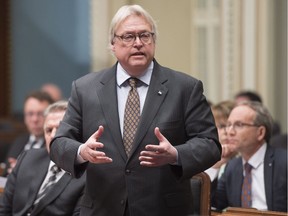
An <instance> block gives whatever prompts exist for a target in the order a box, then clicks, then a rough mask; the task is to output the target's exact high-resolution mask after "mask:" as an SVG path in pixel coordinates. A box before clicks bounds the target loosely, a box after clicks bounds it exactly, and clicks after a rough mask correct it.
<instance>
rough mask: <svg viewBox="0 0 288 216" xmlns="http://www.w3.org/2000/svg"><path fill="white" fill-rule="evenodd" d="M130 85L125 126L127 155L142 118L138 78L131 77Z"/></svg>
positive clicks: (124, 141)
mask: <svg viewBox="0 0 288 216" xmlns="http://www.w3.org/2000/svg"><path fill="white" fill-rule="evenodd" d="M129 85H130V87H131V89H130V91H129V95H128V98H127V101H126V105H125V112H124V126H123V143H124V148H125V152H126V154H127V155H129V152H130V150H131V148H132V143H133V141H134V136H135V133H136V130H137V126H138V123H139V120H140V99H139V95H138V92H137V88H136V85H137V79H136V78H130V79H129Z"/></svg>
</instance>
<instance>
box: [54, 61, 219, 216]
mask: <svg viewBox="0 0 288 216" xmlns="http://www.w3.org/2000/svg"><path fill="white" fill-rule="evenodd" d="M99 125H103V126H104V133H103V135H102V136H101V138H100V141H101V142H102V143H104V145H105V147H104V148H103V151H104V152H105V153H106V155H108V156H109V157H111V158H112V159H113V162H112V163H109V164H101V165H97V164H92V163H85V164H82V165H80V166H79V165H78V166H77V164H75V163H76V162H75V160H76V155H77V150H78V147H79V145H80V144H81V143H84V142H85V141H86V140H87V139H88V138H89V137H90V136H91V135H92V134H93V133H94V132H95V131H96V130H97V129H98V127H99ZM119 125H120V124H119V116H118V108H117V93H116V65H114V67H112V68H110V69H106V70H103V71H101V72H98V73H90V74H88V75H86V76H84V77H82V78H80V79H78V80H76V81H75V82H73V85H72V92H71V97H70V99H69V105H68V109H67V111H66V114H65V116H64V119H63V121H62V122H61V124H60V126H59V128H58V130H57V134H56V137H55V139H54V141H52V142H53V143H52V144H51V153H50V155H51V158H52V160H54V161H55V162H56V164H58V165H59V166H60V167H62V168H64V169H65V170H67V171H69V172H71V174H72V175H73V176H76V177H79V176H81V174H82V173H83V172H84V170H86V169H87V183H86V191H85V194H84V199H83V203H82V204H83V206H82V209H81V215H85V216H89V215H98V216H111V215H113V216H118V215H123V214H124V211H125V207H126V206H128V207H129V212H130V216H134V215H136V216H142V215H145V216H146V215H150V216H154V215H155V216H156V215H161V216H162V215H165V216H170V215H171V216H172V215H173V216H174V215H175V216H176V215H177V216H182V215H187V214H188V213H189V212H191V209H190V208H191V206H192V205H191V202H192V200H191V189H190V181H189V179H190V178H191V177H192V176H193V175H195V174H197V173H199V172H201V171H203V170H205V169H207V168H208V167H210V166H211V165H213V164H214V163H215V162H216V161H218V160H219V159H220V155H221V147H220V144H219V142H218V135H217V130H216V128H215V125H214V119H213V116H212V113H211V110H210V106H209V105H208V103H207V101H206V99H205V97H204V95H203V86H202V83H201V81H199V80H196V79H194V78H192V77H190V76H188V75H185V74H182V73H179V72H176V71H173V70H171V69H168V68H164V67H161V66H160V65H159V64H158V63H157V62H156V61H154V69H153V73H152V78H151V83H150V86H149V90H148V93H147V97H146V101H145V104H144V108H143V111H142V115H141V119H140V123H139V127H138V131H137V132H136V137H135V141H134V144H133V148H132V150H131V156H129V158H127V156H126V154H125V151H124V147H123V142H122V135H121V130H120V126H119ZM155 127H159V128H160V131H161V132H162V133H163V135H164V136H165V137H166V138H167V139H168V140H169V141H170V143H172V144H173V145H174V146H175V147H176V148H177V150H178V156H179V160H180V163H181V166H172V165H165V166H161V167H155V168H148V167H144V166H141V165H140V161H139V154H140V152H141V151H142V150H144V147H145V146H146V145H147V144H151V143H152V144H157V143H158V140H157V138H156V137H155V135H154V128H155ZM127 202H128V205H127Z"/></svg>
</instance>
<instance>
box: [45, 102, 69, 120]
mask: <svg viewBox="0 0 288 216" xmlns="http://www.w3.org/2000/svg"><path fill="white" fill-rule="evenodd" d="M67 106H68V102H67V101H64V100H61V101H57V102H55V103H53V104H50V105H49V106H48V107H47V108H46V109H45V111H44V117H45V118H46V117H47V115H49V114H50V113H55V112H61V111H64V112H65V111H66V110H67Z"/></svg>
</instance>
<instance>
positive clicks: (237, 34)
mask: <svg viewBox="0 0 288 216" xmlns="http://www.w3.org/2000/svg"><path fill="white" fill-rule="evenodd" d="M124 4H140V5H141V6H143V7H144V8H145V9H146V10H147V11H148V12H150V13H151V15H152V16H153V17H154V19H155V20H156V21H157V23H158V28H159V38H158V41H157V47H156V59H157V61H158V62H159V63H160V64H161V65H163V66H167V67H170V68H173V69H175V70H180V71H182V72H185V73H187V74H190V75H192V76H194V77H196V78H198V79H201V80H202V81H203V83H204V89H205V92H204V93H205V95H206V97H207V99H208V100H209V101H210V102H212V103H218V102H220V101H222V100H227V99H233V97H234V95H235V94H236V93H237V92H239V91H241V90H252V91H256V92H258V93H259V94H260V95H261V97H262V99H263V103H264V104H265V105H266V106H267V107H268V109H269V110H270V112H271V113H272V115H273V117H274V119H275V120H276V121H277V122H279V124H280V126H281V130H282V132H287V1H286V0H181V1H179V0H142V1H140V0H138V1H137V0H135V1H134V0H126V1H124V0H21V1H17V0H5V1H0V19H1V20H0V25H1V26H0V57H1V60H0V104H1V106H0V117H1V118H2V119H16V120H19V121H21V114H22V109H23V102H24V98H25V96H26V95H27V94H28V93H29V92H30V91H32V90H35V89H39V88H40V87H41V86H42V85H43V84H44V83H54V84H56V85H58V86H59V87H60V88H61V90H62V92H63V96H64V98H68V97H69V95H70V89H71V83H72V81H73V80H75V79H77V78H78V77H80V76H83V75H85V74H87V73H90V72H95V71H97V70H100V69H102V68H106V67H109V66H112V65H113V64H114V63H115V59H114V57H113V56H112V55H111V54H110V52H109V51H108V49H107V47H108V28H109V24H110V21H111V18H112V16H113V15H114V14H115V12H116V11H117V10H118V8H119V7H120V6H122V5H124Z"/></svg>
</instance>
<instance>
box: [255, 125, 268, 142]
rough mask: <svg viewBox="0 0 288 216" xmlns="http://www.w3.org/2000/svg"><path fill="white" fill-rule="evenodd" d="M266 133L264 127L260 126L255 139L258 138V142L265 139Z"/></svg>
mask: <svg viewBox="0 0 288 216" xmlns="http://www.w3.org/2000/svg"><path fill="white" fill-rule="evenodd" d="M266 133H267V131H266V128H265V127H264V126H260V127H259V128H258V130H257V138H258V140H263V139H265V135H266Z"/></svg>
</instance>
